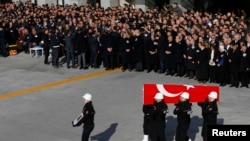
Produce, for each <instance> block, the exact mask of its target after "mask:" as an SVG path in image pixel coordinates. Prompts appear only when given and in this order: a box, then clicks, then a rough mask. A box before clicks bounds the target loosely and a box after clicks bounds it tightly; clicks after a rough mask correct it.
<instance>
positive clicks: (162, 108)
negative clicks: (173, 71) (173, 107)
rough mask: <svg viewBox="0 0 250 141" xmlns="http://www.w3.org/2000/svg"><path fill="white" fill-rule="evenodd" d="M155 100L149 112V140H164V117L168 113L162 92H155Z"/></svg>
mask: <svg viewBox="0 0 250 141" xmlns="http://www.w3.org/2000/svg"><path fill="white" fill-rule="evenodd" d="M154 99H155V102H154V105H153V108H152V110H151V111H150V114H151V115H152V116H153V121H152V127H151V128H152V132H151V135H150V138H151V141H165V118H166V114H167V113H168V106H167V104H166V103H165V102H164V96H163V94H162V93H157V94H156V95H155V97H154Z"/></svg>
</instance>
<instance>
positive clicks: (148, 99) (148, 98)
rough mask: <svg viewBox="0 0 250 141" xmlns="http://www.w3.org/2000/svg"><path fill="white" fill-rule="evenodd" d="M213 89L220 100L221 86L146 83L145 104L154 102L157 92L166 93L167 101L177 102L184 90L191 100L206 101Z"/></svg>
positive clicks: (165, 99)
mask: <svg viewBox="0 0 250 141" xmlns="http://www.w3.org/2000/svg"><path fill="white" fill-rule="evenodd" d="M212 91H215V92H217V94H218V98H217V101H219V86H205V85H186V84H183V85H181V84H144V88H143V104H145V105H147V104H153V103H154V96H155V94H156V93H159V92H160V93H162V94H163V95H164V101H165V103H167V104H169V103H177V102H178V101H179V100H180V98H179V97H180V95H181V94H182V93H183V92H188V93H189V95H190V96H189V97H190V98H189V100H190V102H204V101H205V99H206V98H207V96H208V94H209V93H210V92H212Z"/></svg>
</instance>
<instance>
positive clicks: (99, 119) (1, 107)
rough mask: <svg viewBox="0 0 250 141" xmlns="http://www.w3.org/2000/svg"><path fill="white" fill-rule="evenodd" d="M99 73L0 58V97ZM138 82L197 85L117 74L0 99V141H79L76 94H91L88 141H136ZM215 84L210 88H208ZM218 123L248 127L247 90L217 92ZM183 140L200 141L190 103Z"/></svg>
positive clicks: (172, 124)
mask: <svg viewBox="0 0 250 141" xmlns="http://www.w3.org/2000/svg"><path fill="white" fill-rule="evenodd" d="M102 71H104V68H99V69H88V70H79V69H67V68H66V67H65V65H64V66H63V67H61V68H59V69H55V68H53V67H52V66H49V65H44V64H43V57H38V58H35V57H32V58H31V57H30V56H29V54H24V53H20V54H18V55H16V56H10V57H7V58H3V57H0V96H1V95H5V94H9V93H13V92H16V93H18V91H24V89H28V88H33V87H37V86H40V85H44V84H48V83H52V82H57V81H61V80H67V79H71V78H75V77H78V76H79V77H81V76H84V75H88V74H91V73H94V72H102ZM144 83H176V84H190V85H191V84H195V85H197V84H199V83H198V82H197V81H195V80H190V79H186V78H180V77H173V76H165V75H163V74H156V73H154V72H151V73H146V72H128V71H126V72H121V71H120V70H116V71H110V73H107V74H104V75H99V76H93V77H88V78H85V79H81V80H77V81H74V82H71V83H63V84H62V85H55V86H53V87H49V88H44V89H40V90H38V91H31V92H28V93H24V94H22V95H17V96H9V97H7V98H6V99H0V126H1V128H0V141H16V140H18V141H80V138H81V133H82V127H76V128H73V127H72V126H71V121H72V120H73V119H74V118H75V117H76V116H77V115H78V114H79V113H80V112H81V110H82V106H83V103H82V95H83V94H84V93H87V92H88V93H91V94H92V95H93V105H94V107H95V110H96V116H95V124H96V125H95V129H94V130H93V132H92V133H91V139H90V140H92V141H141V140H142V137H143V130H142V123H143V113H142V87H143V84H144ZM208 85H216V84H208ZM220 93H221V97H220V99H221V101H220V102H219V103H218V106H219V116H218V122H219V123H221V124H250V118H249V117H250V110H249V109H248V108H249V107H250V103H249V101H250V89H249V88H248V89H247V88H230V87H228V86H226V87H221V88H220ZM192 108H193V114H192V121H191V126H190V129H189V135H190V137H191V138H192V140H193V141H202V138H201V124H202V117H201V109H200V107H198V106H197V104H195V103H194V104H193V106H192ZM173 109H174V105H171V104H170V105H169V111H170V112H169V113H168V118H167V122H166V139H167V141H174V135H175V129H176V124H177V122H176V116H175V115H173Z"/></svg>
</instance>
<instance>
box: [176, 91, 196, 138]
mask: <svg viewBox="0 0 250 141" xmlns="http://www.w3.org/2000/svg"><path fill="white" fill-rule="evenodd" d="M175 106H176V107H175V109H174V115H177V122H178V125H177V128H176V135H175V140H176V141H188V139H189V137H188V135H187V134H188V129H189V126H190V123H191V118H190V114H191V113H192V107H191V106H192V104H191V103H190V102H189V93H187V92H183V93H182V94H181V95H180V101H179V102H178V103H177V104H175Z"/></svg>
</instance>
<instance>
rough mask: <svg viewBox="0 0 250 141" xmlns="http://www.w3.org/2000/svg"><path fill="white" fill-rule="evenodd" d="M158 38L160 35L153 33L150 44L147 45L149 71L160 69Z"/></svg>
mask: <svg viewBox="0 0 250 141" xmlns="http://www.w3.org/2000/svg"><path fill="white" fill-rule="evenodd" d="M158 39H159V35H153V34H151V40H149V42H148V43H149V44H148V45H147V48H145V49H146V60H147V61H146V62H147V73H149V72H151V71H152V70H154V72H157V70H158V54H157V48H158Z"/></svg>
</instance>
